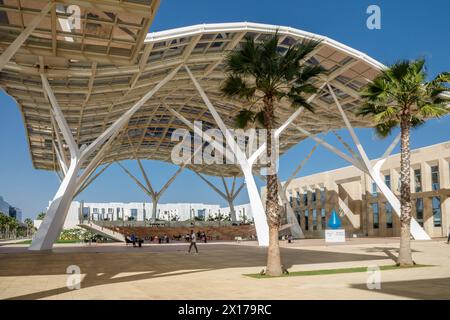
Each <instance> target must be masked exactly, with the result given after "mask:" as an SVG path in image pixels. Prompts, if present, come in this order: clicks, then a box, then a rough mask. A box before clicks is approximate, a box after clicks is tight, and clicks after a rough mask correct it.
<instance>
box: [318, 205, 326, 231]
mask: <svg viewBox="0 0 450 320" xmlns="http://www.w3.org/2000/svg"><path fill="white" fill-rule="evenodd" d="M320 215H321V217H322V219H321V220H322V230H325V229H326V227H327V215H326V212H325V209H324V208H322V209H321V210H320Z"/></svg>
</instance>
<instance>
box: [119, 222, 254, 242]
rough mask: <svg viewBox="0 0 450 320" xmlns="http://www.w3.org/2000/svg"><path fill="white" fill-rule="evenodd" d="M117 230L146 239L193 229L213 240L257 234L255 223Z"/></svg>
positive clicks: (120, 228) (182, 234) (184, 232)
mask: <svg viewBox="0 0 450 320" xmlns="http://www.w3.org/2000/svg"><path fill="white" fill-rule="evenodd" d="M113 229H114V230H115V231H116V232H120V233H122V234H124V235H131V234H133V233H134V234H135V235H136V236H137V237H139V238H142V239H145V238H149V237H150V236H153V237H154V236H158V237H160V236H164V235H165V234H166V235H168V236H169V237H172V236H174V235H175V236H178V235H181V236H182V237H184V236H185V235H186V234H190V233H191V230H194V232H195V233H197V232H205V233H206V235H207V236H208V237H211V239H213V240H235V238H236V237H241V238H242V239H250V238H251V236H255V235H256V231H255V226H254V225H240V226H223V227H203V226H202V227H198V226H192V227H114V228H113Z"/></svg>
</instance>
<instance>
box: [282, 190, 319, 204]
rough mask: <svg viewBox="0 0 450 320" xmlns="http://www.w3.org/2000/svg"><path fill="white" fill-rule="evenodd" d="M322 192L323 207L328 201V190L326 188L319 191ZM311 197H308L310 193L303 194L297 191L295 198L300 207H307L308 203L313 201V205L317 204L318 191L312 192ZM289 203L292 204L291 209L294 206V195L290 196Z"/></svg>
mask: <svg viewBox="0 0 450 320" xmlns="http://www.w3.org/2000/svg"><path fill="white" fill-rule="evenodd" d="M318 191H319V192H320V202H321V203H322V205H325V201H326V190H325V189H324V188H321V189H320V190H318ZM310 195H311V196H310V197H308V193H303V194H301V193H300V192H299V191H297V197H296V198H295V200H296V203H297V206H299V205H300V203H303V205H304V206H305V207H306V206H308V201H311V203H313V204H315V203H316V202H317V190H316V191H313V192H310ZM308 198H310V199H308ZM289 202H290V204H291V207H292V206H293V204H294V197H293V196H292V194H290V195H289Z"/></svg>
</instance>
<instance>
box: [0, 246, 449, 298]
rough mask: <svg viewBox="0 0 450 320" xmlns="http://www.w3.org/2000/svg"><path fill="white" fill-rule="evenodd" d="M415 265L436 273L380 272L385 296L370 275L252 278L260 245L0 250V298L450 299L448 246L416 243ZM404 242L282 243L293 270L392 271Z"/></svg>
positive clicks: (260, 262) (262, 254)
mask: <svg viewBox="0 0 450 320" xmlns="http://www.w3.org/2000/svg"><path fill="white" fill-rule="evenodd" d="M412 247H413V250H414V259H415V260H416V262H417V263H420V264H426V265H433V266H430V267H422V268H414V269H402V270H386V271H382V272H381V281H382V282H381V289H380V290H369V289H368V288H367V285H366V281H367V278H368V273H365V272H361V273H346V274H334V275H315V276H300V277H289V278H274V279H254V278H249V277H246V276H244V275H243V274H246V273H258V272H259V271H260V270H261V269H263V267H264V265H265V259H266V250H265V249H264V248H261V247H258V246H257V245H256V242H241V243H235V242H220V243H208V244H199V250H200V253H199V254H198V255H196V254H192V253H191V254H190V255H188V254H187V253H186V251H187V248H188V245H187V244H184V243H173V244H161V245H158V244H146V245H144V247H142V248H133V247H132V246H125V245H124V244H116V243H114V244H98V245H91V246H89V245H66V244H65V245H62V244H60V245H55V249H54V250H53V252H46V253H44V252H28V251H27V246H25V245H18V244H1V245H0V299H450V245H447V244H446V242H445V241H444V239H437V240H432V241H413V243H412ZM397 249H398V239H396V238H376V239H375V238H364V239H350V240H349V241H347V243H346V244H341V245H328V246H326V245H325V243H324V241H323V240H297V241H295V243H293V244H288V243H286V242H283V243H282V256H283V263H284V266H285V267H286V268H288V269H289V270H290V271H301V270H320V269H335V268H345V267H361V266H370V265H378V266H382V265H392V264H393V263H394V261H393V258H395V255H396V250H397ZM70 265H76V266H79V267H80V270H81V279H82V282H81V289H79V290H69V289H68V288H67V286H66V283H67V279H68V275H67V274H66V269H67V267H68V266H70Z"/></svg>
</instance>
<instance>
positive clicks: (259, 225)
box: [184, 65, 326, 246]
mask: <svg viewBox="0 0 450 320" xmlns="http://www.w3.org/2000/svg"><path fill="white" fill-rule="evenodd" d="M184 68H185V69H186V71H187V73H188V75H189V77H190V78H191V80H192V82H193V83H194V86H195V88H196V89H197V91H198V92H199V94H200V96H201V98H202V99H203V101H204V103H205V104H206V106H207V107H208V110H209V112H210V113H211V115H212V116H213V118H214V120H215V121H216V123H217V125H218V126H219V128H220V130H221V131H222V134H223V135H224V136H225V139H226V143H227V145H228V147H229V148H230V149H231V150H232V152H233V153H234V155H235V156H236V159H237V161H238V163H239V165H240V167H241V170H242V172H243V174H244V178H245V181H246V185H247V192H248V195H249V200H250V205H251V207H252V212H253V217H254V221H255V228H256V232H257V236H258V242H259V245H260V246H267V245H268V243H269V228H268V225H267V220H266V215H265V210H264V206H263V204H262V201H261V197H260V194H259V192H258V188H257V186H256V182H255V178H254V176H253V169H252V167H253V164H254V163H255V162H256V160H257V158H258V157H259V156H260V155H261V154H262V153H263V152H264V151H265V148H266V147H267V146H266V144H263V145H262V146H260V147H259V148H258V150H256V151H255V152H254V153H253V154H252V155H251V156H250V157H249V158H248V159H247V157H246V156H245V153H244V152H243V151H242V150H241V149H240V148H239V146H238V145H237V144H236V142H235V140H234V138H233V136H232V135H231V133H230V132H229V130H228V128H227V127H226V125H225V123H224V122H223V120H222V118H221V117H220V115H219V113H218V112H217V111H216V109H215V108H214V106H213V105H212V103H211V101H210V100H209V98H208V96H207V95H206V93H205V92H204V90H203V88H202V87H201V86H200V84H199V83H198V81H197V79H196V78H195V77H194V75H193V74H192V72H191V70H190V69H189V68H188V66H187V65H185V66H184ZM325 84H326V83H324V84H323V85H322V86H321V87H320V89H319V91H320V90H321V89H322V88H323V87H324V86H325ZM316 96H317V93H316V94H313V95H312V96H311V97H310V98H308V100H307V101H308V102H311V101H312V100H313V99H314V98H315V97H316ZM302 111H303V108H299V109H297V110H296V111H295V112H294V113H293V114H292V115H291V116H290V117H289V119H288V120H287V121H286V122H285V123H284V124H283V125H282V126H281V127H279V128H278V129H277V130H276V131H275V137H279V136H280V135H281V133H282V131H283V130H284V129H286V128H287V127H288V126H289V125H290V124H291V123H292V122H293V120H294V119H295V118H296V117H298V115H299V114H300V113H301V112H302Z"/></svg>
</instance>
